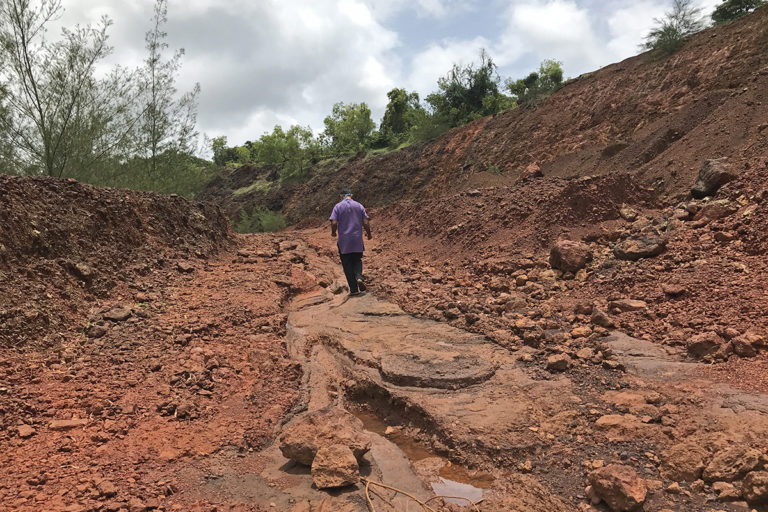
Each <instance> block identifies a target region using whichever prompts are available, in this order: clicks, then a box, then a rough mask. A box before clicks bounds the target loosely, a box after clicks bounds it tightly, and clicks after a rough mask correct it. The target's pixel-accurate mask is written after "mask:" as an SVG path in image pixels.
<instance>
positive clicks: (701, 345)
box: [686, 331, 725, 359]
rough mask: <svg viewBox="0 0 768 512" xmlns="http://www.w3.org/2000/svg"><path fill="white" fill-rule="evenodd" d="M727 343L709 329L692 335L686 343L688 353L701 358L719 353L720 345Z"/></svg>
mask: <svg viewBox="0 0 768 512" xmlns="http://www.w3.org/2000/svg"><path fill="white" fill-rule="evenodd" d="M724 343H725V340H723V338H721V337H720V336H719V335H718V334H717V333H716V332H712V331H708V332H703V333H701V334H696V335H695V336H692V337H691V339H690V340H688V343H687V345H686V349H687V350H688V354H689V355H690V356H691V357H695V358H697V359H701V358H702V357H705V356H710V355H713V354H715V353H717V352H718V351H719V350H720V347H721V346H722V345H723V344H724Z"/></svg>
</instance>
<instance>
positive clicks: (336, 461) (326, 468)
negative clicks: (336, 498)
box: [312, 444, 360, 489]
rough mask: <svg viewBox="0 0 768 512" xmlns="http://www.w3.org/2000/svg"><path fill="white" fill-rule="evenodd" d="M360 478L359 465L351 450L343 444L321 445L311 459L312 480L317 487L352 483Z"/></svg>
mask: <svg viewBox="0 0 768 512" xmlns="http://www.w3.org/2000/svg"><path fill="white" fill-rule="evenodd" d="M358 480H360V467H359V466H358V464H357V459H356V458H355V454H354V453H352V450H350V449H349V448H347V447H346V446H344V445H340V444H332V445H328V446H323V447H322V448H320V449H319V450H318V451H317V454H316V455H315V458H314V460H313V461H312V481H314V482H315V486H316V487H317V488H318V489H328V488H332V487H343V486H345V485H354V484H356V483H357V482H358Z"/></svg>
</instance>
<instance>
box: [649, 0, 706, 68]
mask: <svg viewBox="0 0 768 512" xmlns="http://www.w3.org/2000/svg"><path fill="white" fill-rule="evenodd" d="M654 22H655V24H656V26H655V27H654V28H653V29H652V30H651V31H650V32H649V33H648V35H647V36H646V37H645V43H643V46H642V47H643V48H644V49H646V50H652V51H654V52H656V53H658V54H660V55H669V54H671V53H674V52H676V51H677V50H678V49H679V48H680V47H681V46H682V45H683V43H684V42H685V38H686V37H688V36H690V35H691V34H695V33H696V32H699V31H700V30H702V29H703V28H704V26H705V24H704V20H703V18H702V17H701V9H699V8H698V7H694V5H693V0H673V3H672V9H671V10H670V11H668V12H666V13H665V14H664V17H663V18H661V19H659V18H656V19H655V20H654Z"/></svg>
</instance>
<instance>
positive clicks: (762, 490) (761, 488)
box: [742, 471, 768, 505]
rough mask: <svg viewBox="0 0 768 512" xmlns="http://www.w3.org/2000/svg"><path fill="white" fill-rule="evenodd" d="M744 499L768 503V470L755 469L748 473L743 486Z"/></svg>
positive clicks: (751, 501) (756, 502)
mask: <svg viewBox="0 0 768 512" xmlns="http://www.w3.org/2000/svg"><path fill="white" fill-rule="evenodd" d="M742 492H743V495H744V499H746V500H747V501H748V502H750V503H753V504H755V505H757V504H766V503H768V471H754V472H752V473H750V474H748V475H747V477H746V478H745V479H744V484H743V486H742Z"/></svg>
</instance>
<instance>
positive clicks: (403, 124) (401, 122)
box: [379, 89, 424, 145]
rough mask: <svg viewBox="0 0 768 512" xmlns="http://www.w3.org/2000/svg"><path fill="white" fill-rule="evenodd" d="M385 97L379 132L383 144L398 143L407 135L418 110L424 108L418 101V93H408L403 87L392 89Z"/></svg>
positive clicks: (416, 117)
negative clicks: (384, 108) (386, 100)
mask: <svg viewBox="0 0 768 512" xmlns="http://www.w3.org/2000/svg"><path fill="white" fill-rule="evenodd" d="M387 98H388V99H389V103H387V108H386V110H385V111H384V117H382V119H381V126H380V127H379V132H380V134H381V137H382V139H383V141H384V144H385V145H398V144H400V143H401V142H403V140H405V139H406V138H407V137H408V134H409V132H410V130H411V128H412V127H413V126H414V125H415V124H416V121H417V119H418V117H419V116H418V114H419V112H421V111H423V110H424V108H423V107H422V106H421V104H420V103H419V94H418V93H416V92H412V93H408V92H407V91H406V90H405V89H392V90H391V91H389V92H388V93H387Z"/></svg>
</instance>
